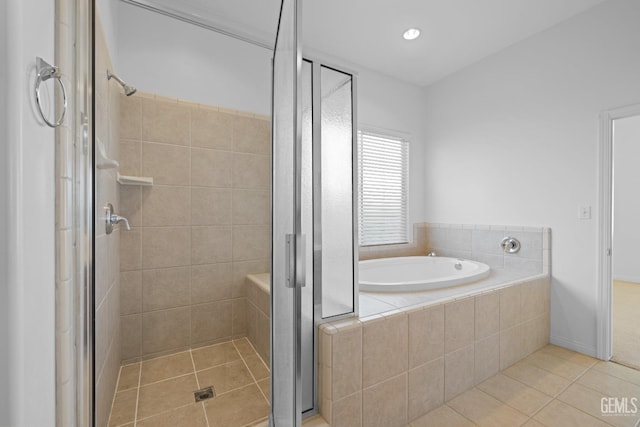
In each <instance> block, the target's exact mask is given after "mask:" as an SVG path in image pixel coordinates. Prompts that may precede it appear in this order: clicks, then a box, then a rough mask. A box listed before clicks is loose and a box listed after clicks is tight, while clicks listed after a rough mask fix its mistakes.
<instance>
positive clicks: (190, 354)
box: [189, 349, 209, 427]
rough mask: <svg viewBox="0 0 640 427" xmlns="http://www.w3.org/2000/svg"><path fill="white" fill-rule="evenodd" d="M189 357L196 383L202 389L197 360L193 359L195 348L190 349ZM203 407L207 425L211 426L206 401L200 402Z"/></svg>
mask: <svg viewBox="0 0 640 427" xmlns="http://www.w3.org/2000/svg"><path fill="white" fill-rule="evenodd" d="M189 357H190V358H191V367H193V375H194V376H195V377H196V385H197V386H198V390H200V388H201V387H200V379H199V378H198V371H197V370H196V362H195V360H194V359H193V350H191V349H189ZM199 403H200V406H201V407H202V411H203V412H204V420H205V422H206V423H207V427H209V417H208V416H207V410H206V409H205V407H204V402H199Z"/></svg>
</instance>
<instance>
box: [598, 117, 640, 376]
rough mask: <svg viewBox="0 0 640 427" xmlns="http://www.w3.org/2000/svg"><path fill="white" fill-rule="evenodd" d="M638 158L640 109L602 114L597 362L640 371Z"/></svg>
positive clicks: (639, 205) (639, 204) (639, 154)
mask: <svg viewBox="0 0 640 427" xmlns="http://www.w3.org/2000/svg"><path fill="white" fill-rule="evenodd" d="M639 156H640V105H633V106H629V107H623V108H619V109H615V110H610V111H607V112H604V113H602V114H601V115H600V221H599V222H600V223H599V230H600V233H599V245H598V247H599V256H598V259H599V286H598V288H599V299H598V316H597V327H598V329H597V333H598V336H597V343H598V345H597V357H599V358H600V359H603V360H612V361H614V362H617V363H620V364H622V365H626V366H629V367H632V368H635V369H640V330H639V329H638V328H637V325H638V323H639V321H640V311H638V307H640V269H638V262H637V256H638V253H639V250H638V245H639V244H640V226H639V225H638V224H637V218H638V215H640V203H639V202H638V200H637V197H636V193H637V188H638V184H639V183H640V179H639V176H638V174H637V159H638V157H639ZM636 270H638V273H637V272H636Z"/></svg>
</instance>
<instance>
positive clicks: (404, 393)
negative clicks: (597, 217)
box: [318, 275, 549, 427]
mask: <svg viewBox="0 0 640 427" xmlns="http://www.w3.org/2000/svg"><path fill="white" fill-rule="evenodd" d="M548 341H549V277H548V276H546V275H538V276H534V277H533V278H530V279H524V280H521V281H519V282H517V283H515V284H511V285H509V286H506V287H499V288H495V289H492V290H489V291H484V292H479V293H477V294H475V295H466V296H463V297H459V298H454V297H452V298H450V299H449V300H448V301H440V302H436V303H427V304H425V305H423V306H419V307H412V308H408V309H407V308H405V309H397V310H393V311H388V312H385V313H383V314H378V315H373V316H369V317H361V318H359V319H345V320H340V321H336V322H331V323H325V324H322V325H320V327H319V355H320V357H319V366H318V372H319V374H318V376H319V382H320V384H319V395H320V398H319V401H320V411H321V414H322V415H323V417H324V418H325V419H326V420H327V421H328V422H329V424H331V425H332V426H339V425H345V426H346V425H348V426H350V427H357V426H367V427H371V426H378V425H380V426H385V427H391V426H396V425H397V426H405V425H406V424H407V423H409V422H411V421H413V420H416V419H418V418H420V417H421V416H423V415H425V414H427V413H428V412H429V411H431V410H432V409H434V408H437V407H438V406H440V405H442V404H443V403H444V402H447V401H450V400H451V399H453V398H455V397H456V396H458V395H460V394H461V393H463V392H465V391H466V390H469V389H471V388H473V387H474V386H475V385H477V384H479V383H481V382H482V381H484V380H486V379H487V378H489V377H491V376H493V375H495V374H496V373H498V372H499V371H501V370H504V369H506V368H508V367H509V366H511V365H512V364H514V363H516V362H518V361H519V360H521V359H523V358H525V357H527V356H528V355H530V354H531V353H533V352H535V351H536V350H538V349H540V348H542V347H544V346H545V345H546V344H548Z"/></svg>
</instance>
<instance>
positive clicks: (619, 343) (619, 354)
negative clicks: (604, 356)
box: [612, 280, 640, 369]
mask: <svg viewBox="0 0 640 427" xmlns="http://www.w3.org/2000/svg"><path fill="white" fill-rule="evenodd" d="M612 320H613V325H612V331H613V360H615V361H616V362H618V363H621V364H623V365H627V366H631V367H632V368H636V369H640V327H638V325H639V324H640V283H633V282H622V281H619V280H614V281H613V310H612Z"/></svg>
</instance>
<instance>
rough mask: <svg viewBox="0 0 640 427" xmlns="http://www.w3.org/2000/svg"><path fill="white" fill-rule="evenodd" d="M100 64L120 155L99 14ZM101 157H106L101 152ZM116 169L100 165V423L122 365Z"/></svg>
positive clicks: (104, 129) (103, 121)
mask: <svg viewBox="0 0 640 427" xmlns="http://www.w3.org/2000/svg"><path fill="white" fill-rule="evenodd" d="M95 33H96V39H95V44H96V53H95V55H96V70H95V75H96V77H95V93H94V97H95V114H96V117H95V134H96V145H97V144H98V142H101V143H102V144H103V145H104V148H105V151H106V154H107V156H108V157H109V158H111V159H113V160H118V158H119V143H118V141H119V137H118V134H119V118H120V113H119V110H120V92H121V90H122V89H121V87H120V86H119V85H118V84H117V83H115V82H113V81H111V82H109V81H108V80H107V69H110V70H113V65H112V63H111V57H110V54H109V50H108V48H107V45H106V42H105V37H104V32H103V29H102V25H101V24H100V20H99V19H96V32H95ZM96 159H97V160H96V163H97V164H99V163H100V162H101V161H100V160H99V159H98V157H96ZM116 173H117V172H116V169H99V168H96V171H95V189H96V191H95V201H96V206H95V216H96V225H95V242H94V244H95V259H94V266H95V372H96V374H95V375H96V383H95V390H96V420H97V421H96V425H97V426H106V425H107V420H108V417H109V411H110V410H111V402H112V399H113V395H114V392H115V388H116V383H117V380H118V373H119V369H120V360H121V355H120V331H121V330H120V322H119V320H120V319H119V313H120V275H119V272H120V253H119V252H120V251H119V249H120V236H121V233H122V227H121V226H117V227H115V228H114V230H113V233H111V234H109V235H107V234H106V233H105V227H104V222H102V221H103V218H104V205H105V204H106V203H107V202H110V203H112V204H113V206H114V208H115V210H116V212H118V210H119V205H118V184H117V183H116Z"/></svg>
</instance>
